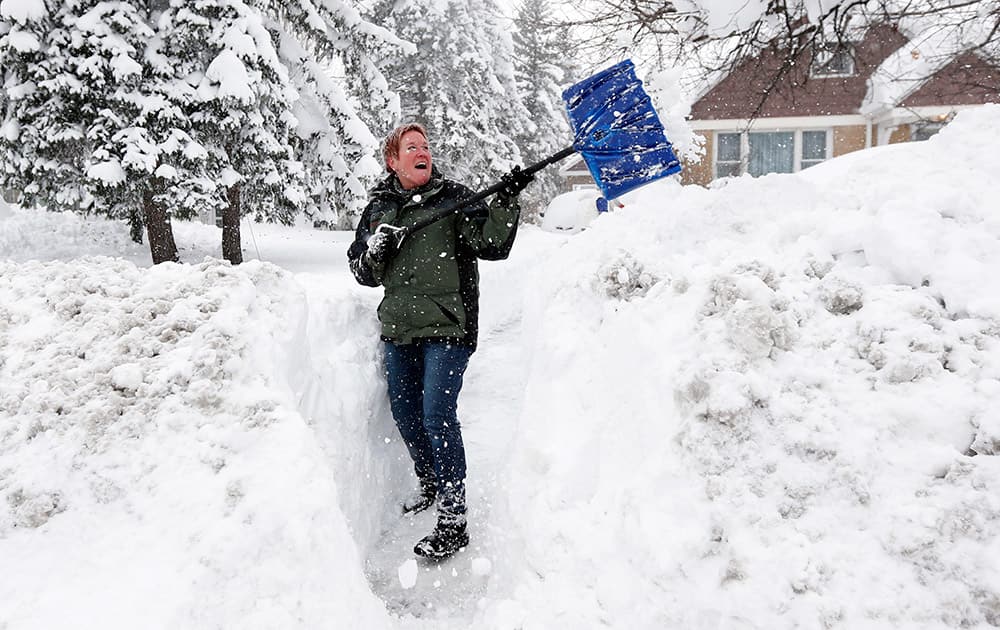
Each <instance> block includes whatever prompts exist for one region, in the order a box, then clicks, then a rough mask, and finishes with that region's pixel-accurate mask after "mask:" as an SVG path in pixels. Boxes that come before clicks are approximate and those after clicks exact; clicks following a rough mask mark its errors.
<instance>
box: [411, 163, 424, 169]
mask: <svg viewBox="0 0 1000 630" xmlns="http://www.w3.org/2000/svg"><path fill="white" fill-rule="evenodd" d="M413 168H416V169H420V170H425V169H426V168H427V162H417V163H416V164H414V165H413Z"/></svg>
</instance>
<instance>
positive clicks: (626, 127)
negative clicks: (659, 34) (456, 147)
mask: <svg viewBox="0 0 1000 630" xmlns="http://www.w3.org/2000/svg"><path fill="white" fill-rule="evenodd" d="M562 96H563V101H564V103H565V105H566V112H567V114H568V115H569V121H570V124H571V125H572V126H573V133H574V138H573V145H572V146H569V147H566V148H565V149H563V150H561V151H559V152H557V153H554V154H552V155H550V156H549V157H547V158H545V159H543V160H541V161H539V162H536V163H534V164H532V165H531V166H528V167H526V168H524V169H523V172H524V173H525V174H528V175H532V174H534V173H536V172H538V171H540V170H542V169H543V168H545V167H546V166H548V165H549V164H553V163H555V162H558V161H559V160H562V159H563V158H566V157H568V156H570V155H572V154H574V153H580V154H581V155H582V156H583V159H584V161H585V162H586V163H587V168H588V169H589V170H590V174H591V175H592V176H593V177H594V181H595V182H596V183H597V187H598V188H600V190H601V193H602V194H603V195H604V198H605V199H614V198H615V197H620V196H622V195H623V194H625V193H627V192H629V191H631V190H635V189H636V188H638V187H639V186H642V185H644V184H648V183H649V182H652V181H654V180H657V179H660V178H663V177H667V176H669V175H673V174H674V173H677V172H679V171H680V170H681V165H680V161H678V159H677V156H676V155H674V151H673V147H672V145H671V144H670V142H669V141H668V140H667V136H666V134H665V133H664V131H663V125H662V124H660V119H659V118H658V117H657V115H656V111H655V110H654V109H653V105H652V103H651V102H650V99H649V96H648V95H647V94H646V91H645V90H643V88H642V82H641V81H640V80H639V79H638V78H637V77H636V76H635V66H634V65H633V64H632V62H631V61H630V60H628V59H626V60H625V61H622V62H621V63H619V64H617V65H614V66H612V67H610V68H608V69H606V70H602V71H601V72H598V73H597V74H595V75H593V76H592V77H589V78H587V79H584V80H583V81H580V82H579V83H577V84H575V85H573V86H570V87H569V88H567V89H566V90H565V91H563V94H562ZM505 185H506V184H505V183H504V182H502V181H501V182H498V183H496V184H494V185H492V186H490V187H489V188H487V189H486V190H483V191H480V192H478V193H476V194H474V195H472V196H471V197H468V198H466V199H462V200H460V201H457V202H455V203H451V204H448V205H447V206H445V207H443V208H441V209H440V210H438V211H437V212H435V213H434V214H432V215H430V216H427V217H425V218H424V219H421V220H420V221H418V222H416V223H415V224H413V225H411V226H407V227H397V226H394V225H387V224H382V225H379V227H378V231H380V232H385V233H389V234H392V235H394V236H395V244H396V247H399V245H400V244H401V243H402V242H403V239H405V238H406V237H408V236H410V235H412V234H413V233H414V232H416V231H417V230H421V229H423V228H425V227H427V226H428V225H430V224H432V223H434V222H436V221H438V220H440V219H442V218H444V217H446V216H448V215H451V214H453V213H455V212H459V211H461V210H463V209H465V208H468V207H469V206H471V205H473V204H475V203H478V202H480V201H482V200H483V199H486V198H487V197H489V196H490V195H493V194H496V193H498V192H500V191H501V190H503V188H504V186H505Z"/></svg>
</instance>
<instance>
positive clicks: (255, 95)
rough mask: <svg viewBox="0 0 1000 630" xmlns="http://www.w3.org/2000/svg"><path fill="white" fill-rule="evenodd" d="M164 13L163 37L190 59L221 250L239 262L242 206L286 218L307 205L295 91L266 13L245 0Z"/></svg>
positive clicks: (210, 0) (199, 3)
mask: <svg viewBox="0 0 1000 630" xmlns="http://www.w3.org/2000/svg"><path fill="white" fill-rule="evenodd" d="M166 19H169V21H170V31H169V34H167V35H166V43H167V45H168V46H169V47H170V48H171V49H172V50H174V51H175V53H176V54H179V55H180V56H182V57H184V58H186V59H189V60H190V61H189V63H190V64H191V73H190V74H189V75H188V76H189V82H190V83H192V84H194V87H195V92H194V100H193V101H192V102H191V103H190V114H189V118H190V121H191V133H192V135H193V136H194V137H195V138H196V139H197V140H198V142H199V143H200V144H201V146H203V147H204V148H205V150H206V151H207V152H208V159H207V162H206V174H207V176H208V177H209V178H210V179H212V180H213V181H214V182H215V184H216V186H215V190H216V194H215V195H213V205H214V209H215V210H216V211H217V212H219V213H220V214H221V216H222V255H223V257H224V258H226V260H229V261H230V262H231V263H233V264H239V263H241V262H242V261H243V255H242V250H241V239H240V219H241V218H242V216H243V214H252V215H253V216H254V217H255V219H257V220H258V221H259V220H267V221H277V222H281V223H285V224H290V223H291V222H292V221H293V220H294V218H295V215H296V214H297V212H298V211H299V210H300V209H301V208H302V207H303V206H304V202H305V192H304V190H303V167H302V164H301V163H300V162H299V161H298V160H296V159H295V158H294V156H293V153H294V149H293V147H292V145H291V141H290V139H291V136H292V134H293V133H294V128H295V125H296V120H295V117H294V115H293V113H292V104H293V103H294V101H295V100H296V98H297V94H296V92H295V90H294V88H293V87H292V86H291V84H290V82H289V77H288V73H287V72H286V69H285V67H284V65H283V64H282V63H281V61H280V60H279V59H278V54H277V51H276V50H275V47H274V41H273V39H272V34H271V33H270V32H269V31H268V30H267V29H266V28H265V25H264V18H263V16H262V15H261V14H260V13H259V12H258V11H256V10H254V9H252V8H251V7H249V6H248V5H247V4H246V3H244V2H243V1H242V0H196V1H195V2H177V3H175V4H172V6H171V9H170V11H169V12H168V15H167V16H166Z"/></svg>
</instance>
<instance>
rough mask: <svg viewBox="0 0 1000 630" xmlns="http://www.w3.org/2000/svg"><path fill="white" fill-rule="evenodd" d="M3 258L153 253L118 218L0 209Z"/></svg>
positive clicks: (0, 250) (50, 258)
mask: <svg viewBox="0 0 1000 630" xmlns="http://www.w3.org/2000/svg"><path fill="white" fill-rule="evenodd" d="M0 219H2V220H3V223H2V224H0V259H7V260H16V261H22V262H23V261H26V260H32V259H37V258H38V257H39V256H44V257H45V258H46V259H49V260H53V259H54V260H69V259H72V258H76V257H78V256H87V255H90V256H96V255H101V254H104V253H106V252H108V251H109V250H110V251H116V252H120V253H121V255H131V256H136V257H138V256H141V255H143V254H145V255H146V257H148V256H149V247H148V246H146V247H143V246H142V245H139V244H137V243H133V242H132V241H131V240H130V239H129V236H128V230H122V229H121V225H120V224H119V223H116V222H111V221H104V220H97V221H95V220H90V219H86V218H83V217H80V216H78V215H75V214H69V213H57V212H25V211H21V210H17V209H12V208H10V207H7V211H6V212H5V211H4V210H3V209H0ZM40 240H41V242H40Z"/></svg>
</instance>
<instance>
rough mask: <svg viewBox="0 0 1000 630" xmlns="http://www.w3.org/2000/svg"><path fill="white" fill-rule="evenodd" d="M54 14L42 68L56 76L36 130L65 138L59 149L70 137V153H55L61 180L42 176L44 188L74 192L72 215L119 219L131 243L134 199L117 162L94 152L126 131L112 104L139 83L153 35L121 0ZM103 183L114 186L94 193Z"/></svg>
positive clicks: (71, 3)
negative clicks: (125, 223) (53, 28)
mask: <svg viewBox="0 0 1000 630" xmlns="http://www.w3.org/2000/svg"><path fill="white" fill-rule="evenodd" d="M56 16H57V21H58V23H59V26H60V28H59V29H57V30H56V31H54V32H53V33H52V35H51V37H50V46H49V49H48V56H47V59H46V60H45V62H44V63H45V64H46V65H49V66H51V67H52V68H53V69H54V70H55V69H58V72H54V71H53V72H51V73H50V74H51V75H52V76H51V78H50V79H49V80H48V81H46V82H45V83H44V84H43V86H44V87H45V91H46V94H47V97H48V98H49V102H50V104H51V105H52V106H51V107H50V110H51V113H50V116H49V121H48V123H49V124H47V125H45V126H44V127H42V129H43V133H46V134H51V136H52V137H59V136H61V135H68V136H69V137H68V138H67V140H66V142H65V143H64V144H65V145H67V146H70V143H71V141H72V140H73V139H75V140H76V149H78V151H75V152H73V153H72V154H70V153H66V154H64V155H63V158H62V160H61V165H62V168H63V169H64V170H67V169H68V173H67V176H66V177H64V178H53V177H49V178H46V179H45V180H44V181H45V184H46V185H47V187H50V188H51V187H65V188H66V189H67V190H74V189H76V188H79V189H80V197H81V202H83V203H81V204H79V207H77V208H76V209H77V210H80V209H83V208H86V210H87V211H88V212H93V213H96V214H102V215H105V216H108V217H110V218H122V219H127V220H128V221H129V224H130V226H131V228H132V238H133V240H135V241H137V242H142V227H143V221H142V217H141V212H140V207H139V203H138V199H139V195H138V194H133V195H122V194H121V190H120V189H121V186H120V185H119V184H120V182H121V180H122V179H123V178H124V172H123V171H122V170H121V168H120V165H119V164H115V163H111V164H107V163H104V162H102V161H101V160H99V159H98V157H96V156H95V152H97V155H98V156H99V155H101V153H100V149H101V148H102V147H104V146H106V145H108V144H109V143H110V142H111V141H112V138H113V137H114V136H115V135H116V134H117V133H119V132H120V131H121V130H122V129H123V127H124V126H126V123H125V122H124V121H127V120H128V118H123V115H127V114H128V113H130V112H126V111H123V107H122V106H121V105H120V104H119V103H120V101H122V100H125V99H129V98H130V97H133V96H134V94H135V92H136V90H137V89H138V86H139V85H140V84H141V83H142V80H143V59H144V57H145V53H146V43H147V42H148V41H149V40H150V38H151V37H152V35H153V31H152V29H151V28H150V27H149V25H148V24H147V23H146V16H145V15H144V14H140V13H139V12H138V11H136V9H135V7H134V6H133V5H132V4H131V3H129V2H101V1H100V0H67V1H66V2H64V3H61V5H60V6H59V7H58V8H57V9H56ZM128 109H129V110H131V109H133V108H132V107H129V108H128ZM109 180H110V181H112V182H115V184H114V185H112V186H111V189H112V190H109V191H107V192H104V194H102V191H103V188H104V186H105V182H106V181H109ZM95 195H96V197H95ZM126 200H131V203H128V202H126ZM50 208H51V205H50Z"/></svg>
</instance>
